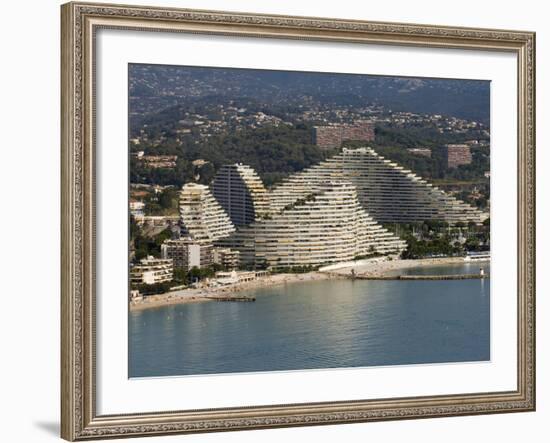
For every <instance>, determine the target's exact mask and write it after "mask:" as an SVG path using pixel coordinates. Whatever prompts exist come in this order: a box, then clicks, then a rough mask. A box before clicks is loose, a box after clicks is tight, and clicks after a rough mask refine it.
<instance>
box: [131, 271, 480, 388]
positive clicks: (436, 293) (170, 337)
mask: <svg viewBox="0 0 550 443" xmlns="http://www.w3.org/2000/svg"><path fill="white" fill-rule="evenodd" d="M480 266H482V267H484V268H485V270H486V272H488V270H489V269H488V263H483V264H480V263H477V264H473V265H458V266H451V267H448V266H445V267H432V268H419V269H414V270H412V269H411V270H408V271H407V273H409V274H419V273H421V272H422V273H425V274H437V273H441V274H450V273H452V272H458V273H477V272H479V268H480ZM451 271H452V272H451ZM489 288H490V280H489V279H487V280H444V281H388V280H384V281H365V280H355V281H351V280H331V281H318V282H307V283H293V284H288V285H286V286H275V287H272V288H262V289H257V290H253V291H249V292H247V293H246V294H247V295H254V296H256V302H254V303H237V302H227V303H222V302H217V303H216V302H208V303H195V304H186V305H179V306H168V307H161V308H157V309H148V310H143V311H135V312H130V316H129V376H130V377H146V376H167V375H190V374H215V373H228V372H253V371H275V370H295V369H316V368H340V367H358V366H378V365H399V364H419V363H443V362H466V361H483V360H489V359H490V352H489V349H490V332H489V331H490V309H489V306H490V297H489V292H490V291H489Z"/></svg>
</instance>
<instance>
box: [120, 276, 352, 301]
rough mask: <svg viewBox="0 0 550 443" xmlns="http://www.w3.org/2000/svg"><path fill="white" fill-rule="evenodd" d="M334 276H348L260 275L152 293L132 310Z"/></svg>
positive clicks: (326, 278)
mask: <svg viewBox="0 0 550 443" xmlns="http://www.w3.org/2000/svg"><path fill="white" fill-rule="evenodd" d="M334 278H346V277H345V276H344V275H342V276H335V275H331V274H329V273H324V272H318V271H313V272H307V273H304V274H272V275H268V276H266V277H260V278H258V279H256V280H252V281H248V282H243V283H237V284H235V285H230V286H218V287H212V288H196V289H195V288H192V289H181V290H179V291H173V292H167V293H165V294H157V295H150V296H147V297H144V298H143V299H142V300H138V301H131V302H130V303H129V304H130V311H137V310H142V309H150V308H157V307H161V306H170V305H179V304H185V303H202V302H209V301H216V298H223V297H228V296H232V295H233V294H235V293H238V292H241V291H246V290H249V289H255V288H261V287H267V286H277V285H282V284H287V283H296V282H305V281H317V280H328V279H334Z"/></svg>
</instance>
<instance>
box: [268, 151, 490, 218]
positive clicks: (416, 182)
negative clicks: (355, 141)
mask: <svg viewBox="0 0 550 443" xmlns="http://www.w3.org/2000/svg"><path fill="white" fill-rule="evenodd" d="M334 179H346V180H350V181H351V182H352V183H353V184H354V185H355V187H356V188H357V195H358V198H359V201H360V202H361V204H362V205H363V207H364V208H365V210H366V211H367V212H368V213H369V215H371V216H372V217H373V218H374V219H375V220H376V221H378V222H380V223H410V222H419V221H425V220H442V221H446V222H448V223H450V224H455V223H457V222H464V223H468V222H475V223H481V222H482V221H483V220H485V219H486V218H487V215H486V214H484V213H482V212H481V211H479V210H478V209H477V208H475V207H473V206H470V205H468V204H466V203H464V202H462V201H460V200H458V199H456V198H454V197H452V196H450V195H448V194H446V193H445V192H443V191H442V190H440V189H438V188H437V187H435V186H433V185H431V184H430V183H428V182H427V181H426V180H423V179H422V178H421V177H419V176H417V175H415V174H414V173H412V172H411V171H410V170H408V169H405V168H403V167H402V166H399V165H398V164H397V163H394V162H392V161H390V160H387V159H385V158H384V157H382V156H381V155H378V154H377V153H376V152H375V151H374V150H373V149H372V148H367V147H365V148H358V149H346V148H344V149H343V150H342V152H341V153H340V154H337V155H335V156H334V157H331V158H329V159H327V160H325V161H323V162H321V163H319V164H318V165H315V166H312V167H310V168H308V169H305V170H303V171H301V172H298V173H297V174H294V175H292V176H290V177H289V178H287V179H286V180H285V181H284V182H283V183H282V184H281V185H279V186H277V187H276V188H274V189H273V190H272V191H271V192H270V199H271V208H272V210H273V211H275V212H280V211H282V210H283V209H284V208H285V207H286V206H287V205H290V204H292V203H293V202H294V201H296V200H297V199H299V198H303V197H304V196H306V195H308V194H310V193H311V192H315V191H316V190H317V189H319V186H320V185H321V184H322V183H324V182H326V181H327V180H334Z"/></svg>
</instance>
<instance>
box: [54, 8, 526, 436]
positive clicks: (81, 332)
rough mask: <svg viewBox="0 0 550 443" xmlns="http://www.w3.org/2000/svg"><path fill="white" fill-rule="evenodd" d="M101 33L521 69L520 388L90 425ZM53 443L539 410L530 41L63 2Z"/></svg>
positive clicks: (148, 416)
mask: <svg viewBox="0 0 550 443" xmlns="http://www.w3.org/2000/svg"><path fill="white" fill-rule="evenodd" d="M99 28H116V29H127V30H145V31H166V32H187V33H202V34H218V35H230V36H254V37H270V38H283V39H304V40H317V41H323V40H324V41H331V42H357V43H376V44H391V45H401V46H402V45H411V46H423V47H431V48H462V49H477V50H488V51H507V52H512V53H514V54H516V55H517V60H518V64H517V66H518V151H517V155H518V288H517V290H518V301H517V303H518V305H517V306H518V319H517V321H518V324H517V326H518V342H517V352H518V380H517V390H515V391H511V392H489V393H478V394H463V395H447V396H427V397H414V398H392V399H373V400H362V401H341V402H327V403H305V404H291V405H279V406H257V407H256V406H253V407H246V408H224V409H207V410H191V411H177V412H173V411H170V412H167V411H160V412H151V413H144V414H124V415H103V416H101V415H97V414H96V408H95V397H96V393H95V365H94V361H95V341H94V338H95V334H94V332H95V309H94V306H95V286H94V285H95V268H94V267H95V223H94V212H95V211H94V204H95V203H94V198H95V192H94V189H95V186H94V184H95V182H94V177H95V174H94V115H95V114H94V112H95V103H94V100H95V97H94V82H95V78H94V33H95V31H96V30H97V29H99ZM61 80H62V96H61V122H62V125H61V140H62V160H61V162H62V164H61V170H62V172H61V191H62V192H61V220H62V221H61V241H62V244H61V266H62V275H61V286H62V294H61V295H62V297H61V321H62V323H61V350H62V355H61V436H62V437H63V438H65V439H67V440H70V441H74V440H87V439H97V438H109V437H129V436H145V435H160V434H177V433H196V432H212V431H227V430H240V429H260V428H273V427H284V426H304V425H320V424H336V423H352V422H367V421H379V420H395V419H411V418H427V417H442V416H460V415H471V414H490V413H499V412H517V411H533V410H535V34H534V33H533V32H524V31H505V30H492V29H473V28H457V27H446V26H445V27H444V26H431V25H417V24H402V23H399V24H397V23H380V22H364V21H355V20H335V19H334V20H333V19H327V18H310V17H307V18H306V17H289V16H280V15H277V16H275V15H274V16H269V15H259V14H248V13H233V12H231V13H230V12H219V11H200V10H186V9H168V8H155V7H142V6H139V7H135V6H126V5H108V4H91V3H79V2H76V3H67V4H65V5H62V7H61Z"/></svg>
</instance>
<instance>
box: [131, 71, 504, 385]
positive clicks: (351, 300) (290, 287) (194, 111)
mask: <svg viewBox="0 0 550 443" xmlns="http://www.w3.org/2000/svg"><path fill="white" fill-rule="evenodd" d="M491 148H492V146H491V81H488V80H479V79H475V78H460V79H458V78H457V79H448V78H435V77H434V78H431V77H398V76H383V75H368V74H351V73H350V74H347V73H333V72H303V71H285V70H261V69H240V68H232V67H227V68H224V67H209V66H179V65H161V64H142V63H130V64H128V146H127V149H128V153H129V155H128V158H129V177H128V189H129V191H128V202H129V204H128V239H129V242H128V243H129V244H128V269H129V281H128V377H130V378H144V377H167V376H188V375H211V374H230V373H254V372H269V371H300V370H337V369H339V368H365V367H376V366H394V365H426V364H451V363H458V362H460V363H465V362H490V361H491V358H492V355H491V343H492V341H491V278H490V277H491V266H490V264H491V236H490V233H491V217H490V214H491V186H490V184H491ZM511 246H513V245H511Z"/></svg>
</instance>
